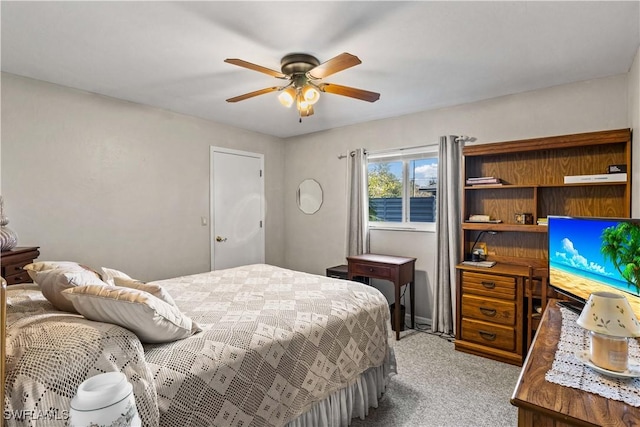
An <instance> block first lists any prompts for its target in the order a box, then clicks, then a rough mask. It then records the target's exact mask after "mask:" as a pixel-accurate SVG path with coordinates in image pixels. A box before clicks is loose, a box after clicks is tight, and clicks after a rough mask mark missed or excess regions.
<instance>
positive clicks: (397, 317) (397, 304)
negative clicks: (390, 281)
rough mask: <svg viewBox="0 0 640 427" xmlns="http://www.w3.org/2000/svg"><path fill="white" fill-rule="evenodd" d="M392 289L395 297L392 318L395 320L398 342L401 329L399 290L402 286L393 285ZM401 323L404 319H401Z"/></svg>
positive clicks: (398, 284)
mask: <svg viewBox="0 0 640 427" xmlns="http://www.w3.org/2000/svg"><path fill="white" fill-rule="evenodd" d="M394 285H395V286H394V287H395V289H396V296H395V300H396V302H395V304H394V310H393V316H394V318H395V325H396V341H400V329H401V325H402V323H400V321H401V320H400V311H401V310H400V288H401V287H402V285H401V284H400V283H394ZM402 322H404V319H402Z"/></svg>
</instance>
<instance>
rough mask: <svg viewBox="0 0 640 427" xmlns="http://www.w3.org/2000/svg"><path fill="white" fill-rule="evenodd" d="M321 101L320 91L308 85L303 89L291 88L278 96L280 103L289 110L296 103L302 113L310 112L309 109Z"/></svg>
mask: <svg viewBox="0 0 640 427" xmlns="http://www.w3.org/2000/svg"><path fill="white" fill-rule="evenodd" d="M319 99H320V91H319V90H318V89H316V88H315V87H313V86H312V85H311V84H308V83H307V84H306V85H304V87H302V88H295V89H294V87H293V86H289V87H287V88H285V89H283V90H282V92H281V93H280V95H278V100H279V101H280V103H281V104H282V105H284V106H285V107H287V108H291V106H292V105H293V103H294V101H295V103H296V107H297V109H298V112H300V113H302V112H303V111H305V110H308V108H309V107H310V106H311V105H314V104H315V103H316V102H318V100H319ZM301 115H302V114H301Z"/></svg>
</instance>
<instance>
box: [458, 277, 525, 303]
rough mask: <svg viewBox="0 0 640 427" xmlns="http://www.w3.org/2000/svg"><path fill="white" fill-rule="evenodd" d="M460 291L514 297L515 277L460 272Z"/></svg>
mask: <svg viewBox="0 0 640 427" xmlns="http://www.w3.org/2000/svg"><path fill="white" fill-rule="evenodd" d="M462 292H463V293H464V294H467V293H469V294H476V295H483V296H488V297H492V298H502V299H508V300H515V299H516V279H515V277H511V276H499V275H496V274H486V273H475V272H471V271H464V272H462Z"/></svg>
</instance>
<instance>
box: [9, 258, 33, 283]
mask: <svg viewBox="0 0 640 427" xmlns="http://www.w3.org/2000/svg"><path fill="white" fill-rule="evenodd" d="M27 264H31V260H27V261H23V262H20V263H18V264H10V265H7V266H2V274H4V275H5V276H11V275H14V274H20V273H26V271H24V270H23V269H22V267H24V266H25V265H27ZM5 279H6V277H5Z"/></svg>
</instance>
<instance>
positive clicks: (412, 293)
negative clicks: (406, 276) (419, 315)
mask: <svg viewBox="0 0 640 427" xmlns="http://www.w3.org/2000/svg"><path fill="white" fill-rule="evenodd" d="M414 285H415V282H413V281H412V282H409V296H410V297H411V303H410V304H411V329H415V328H416V310H415V308H416V289H415V286H414Z"/></svg>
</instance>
